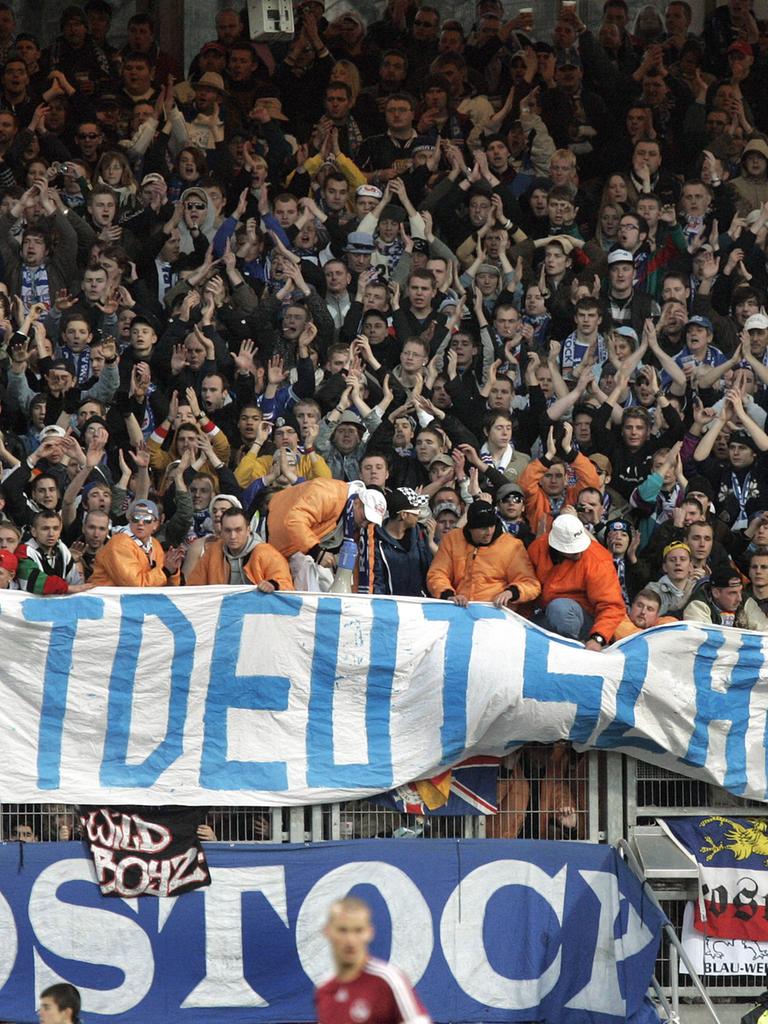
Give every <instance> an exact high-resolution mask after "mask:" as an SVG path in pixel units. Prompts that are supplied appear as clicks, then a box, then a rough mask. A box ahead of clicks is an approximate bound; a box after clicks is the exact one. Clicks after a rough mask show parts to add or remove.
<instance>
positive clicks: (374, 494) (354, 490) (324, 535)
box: [267, 479, 387, 588]
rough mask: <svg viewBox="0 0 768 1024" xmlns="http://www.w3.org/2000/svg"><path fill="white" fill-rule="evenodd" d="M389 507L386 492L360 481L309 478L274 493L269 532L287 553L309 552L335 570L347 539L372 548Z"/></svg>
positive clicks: (311, 555) (320, 563) (284, 552)
mask: <svg viewBox="0 0 768 1024" xmlns="http://www.w3.org/2000/svg"><path fill="white" fill-rule="evenodd" d="M386 510H387V502H386V499H385V497H384V495H383V494H382V493H381V491H377V490H375V489H373V488H367V487H365V486H364V485H363V483H362V482H361V481H360V480H353V481H352V482H351V483H346V482H345V481H343V480H326V479H320V480H307V481H306V482H305V483H303V484H296V485H294V486H293V487H286V488H285V490H282V491H278V492H277V493H276V494H274V495H273V496H272V500H271V501H270V503H269V517H268V519H267V535H268V538H269V542H270V544H273V545H274V546H275V547H276V548H277V550H278V551H279V552H280V553H281V554H282V555H285V557H286V558H291V557H292V556H294V555H297V554H303V555H309V556H310V557H311V558H313V559H314V560H315V562H316V563H317V564H318V566H321V567H324V568H326V569H335V568H336V561H337V560H336V554H335V552H338V550H339V548H340V547H341V544H342V541H343V540H344V539H345V538H347V539H348V538H353V539H354V540H355V541H357V542H358V544H360V542H361V541H362V542H364V543H363V546H364V547H365V548H366V550H367V551H368V552H371V551H372V546H373V527H374V526H381V524H382V522H383V521H384V515H385V513H386ZM361 534H362V536H361ZM291 565H292V566H293V563H291ZM293 571H294V575H295V573H296V570H293ZM297 582H298V581H297ZM299 587H300V588H301V584H299Z"/></svg>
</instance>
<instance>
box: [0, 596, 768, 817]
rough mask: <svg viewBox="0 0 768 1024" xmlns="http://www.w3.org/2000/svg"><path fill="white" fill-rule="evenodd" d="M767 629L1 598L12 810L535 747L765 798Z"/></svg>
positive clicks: (344, 780) (337, 777)
mask: <svg viewBox="0 0 768 1024" xmlns="http://www.w3.org/2000/svg"><path fill="white" fill-rule="evenodd" d="M767 645H768V637H766V636H763V635H762V634H758V633H747V632H743V631H741V630H735V629H720V628H710V627H704V626H698V625H690V624H680V625H675V626H665V627H661V628H659V629H656V630H652V631H650V632H649V633H646V634H643V635H639V636H636V637H633V638H631V639H629V640H627V641H624V642H623V643H622V644H619V645H617V646H616V647H612V648H610V649H609V650H606V651H602V652H591V651H586V650H584V648H583V647H582V646H581V645H580V644H578V643H575V642H571V641H567V640H563V639H561V638H559V637H555V636H552V635H551V634H548V633H545V632H544V631H542V630H540V629H538V628H537V627H535V626H533V625H531V623H529V622H527V621H526V620H524V619H521V618H519V617H518V616H516V615H514V614H512V613H508V612H504V611H500V610H497V609H495V608H492V607H490V606H486V605H481V604H478V605H471V606H470V607H469V608H467V609H462V608H458V607H457V606H456V605H454V604H451V603H448V602H441V601H420V600H415V599H413V600H410V599H389V598H368V597H361V596H349V597H335V596H330V595H329V596H323V595H315V594H312V595H301V594H274V595H265V594H261V593H259V592H257V591H255V590H254V589H252V588H240V587H187V588H182V589H178V590H176V589H167V590H125V591H119V590H112V589H104V590H95V591H91V592H89V593H88V594H84V595H78V596H74V597H65V598H37V597H28V596H26V595H23V594H20V593H16V592H7V591H6V592H3V593H2V595H1V596H0V651H2V665H0V800H4V801H19V802H25V801H30V802H32V801H39V802H42V801H45V802H48V801H55V802H59V801H61V802H67V803H96V802H106V803H111V804H118V803H121V802H123V803H131V804H156V805H157V804H201V805H206V804H211V803H214V804H227V803H232V804H261V805H269V804H304V803H312V802H322V801H329V800H338V799H350V798H353V797H363V796H367V795H370V794H371V793H375V792H380V791H382V790H387V789H391V788H392V787H393V786H398V785H402V784H404V783H407V782H410V781H412V780H413V779H416V778H420V777H428V776H430V775H433V774H435V772H436V771H438V770H441V769H442V768H444V767H446V766H449V765H452V764H455V763H456V762H457V761H459V760H462V759H464V758H466V757H469V756H473V755H476V754H504V753H505V752H507V751H509V750H510V749H512V748H514V747H515V746H518V745H520V744H523V743H528V742H532V741H537V742H545V743H546V742H552V741H555V740H559V739H570V740H571V741H573V742H574V743H576V744H577V746H581V747H584V748H587V747H601V748H610V749H616V750H621V751H625V752H628V753H632V754H635V755H636V756H638V757H641V758H644V759H646V760H651V761H653V762H655V763H657V764H661V765H664V766H667V767H669V768H672V769H674V770H676V771H680V772H683V773H684V774H688V775H691V776H693V777H695V778H700V779H706V780H708V781H711V782H715V783H717V784H719V785H724V786H726V787H727V788H728V789H730V790H731V791H732V792H733V793H735V794H738V795H740V796H747V797H751V798H754V799H758V800H765V799H766V743H765V738H766V705H767V703H768V686H766V683H767V682H768V673H767V672H766V670H765V668H764V665H765V654H766V646H767Z"/></svg>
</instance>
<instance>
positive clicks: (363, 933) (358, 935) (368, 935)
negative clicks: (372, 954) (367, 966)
mask: <svg viewBox="0 0 768 1024" xmlns="http://www.w3.org/2000/svg"><path fill="white" fill-rule="evenodd" d="M325 935H326V938H327V939H328V941H329V942H330V944H331V950H332V952H333V958H334V960H335V961H336V967H337V969H339V970H341V969H343V968H345V967H352V966H354V965H356V964H359V963H362V962H363V960H365V957H366V956H367V955H368V946H369V945H370V943H371V940H372V939H373V923H372V921H371V908H370V907H369V906H368V904H367V903H366V902H365V901H364V900H360V899H357V898H356V897H355V896H346V897H345V898H344V899H343V900H336V901H335V902H334V903H332V904H331V907H330V910H329V912H328V921H327V923H326V925H325Z"/></svg>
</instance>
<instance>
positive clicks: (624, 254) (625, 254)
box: [608, 249, 635, 267]
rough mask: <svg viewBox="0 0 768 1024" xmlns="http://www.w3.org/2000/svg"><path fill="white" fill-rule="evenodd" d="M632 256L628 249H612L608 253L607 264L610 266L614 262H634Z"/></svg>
mask: <svg viewBox="0 0 768 1024" xmlns="http://www.w3.org/2000/svg"><path fill="white" fill-rule="evenodd" d="M634 262H635V260H634V257H633V256H632V253H631V252H629V250H628V249H614V250H613V252H609V253H608V266H609V267H612V266H613V264H614V263H634Z"/></svg>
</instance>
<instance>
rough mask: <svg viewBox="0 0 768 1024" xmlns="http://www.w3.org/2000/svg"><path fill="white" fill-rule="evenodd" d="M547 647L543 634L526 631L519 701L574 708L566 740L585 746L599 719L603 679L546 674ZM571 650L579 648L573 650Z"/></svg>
mask: <svg viewBox="0 0 768 1024" xmlns="http://www.w3.org/2000/svg"><path fill="white" fill-rule="evenodd" d="M555 643H557V641H555ZM551 646H552V638H551V637H550V636H549V635H548V634H547V633H545V632H544V631H543V630H539V629H533V628H531V629H528V630H526V633H525V657H524V661H523V697H526V698H532V699H533V700H540V701H554V702H555V703H557V704H575V705H576V714H575V715H574V718H573V725H572V726H571V731H570V733H569V735H568V739H570V740H573V742H574V743H586V742H587V740H588V739H589V737H590V736H591V735H592V733H593V732H594V729H595V726H596V725H597V723H598V720H599V718H600V700H601V697H602V692H603V677H602V676H588V675H584V674H582V673H578V672H574V673H570V672H550V670H549V668H548V667H547V666H548V664H549V652H550V649H551ZM573 650H574V651H576V650H581V648H577V647H575V646H574V648H573Z"/></svg>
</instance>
